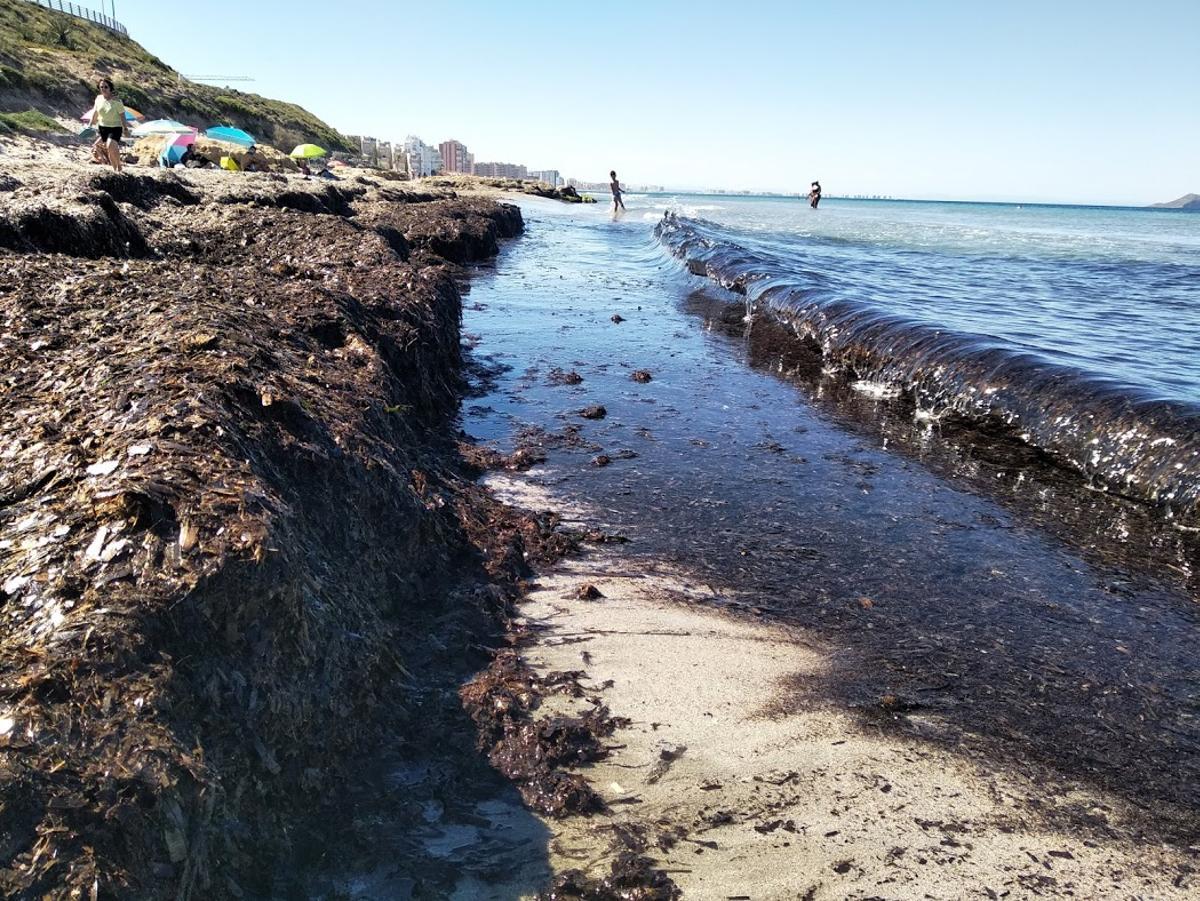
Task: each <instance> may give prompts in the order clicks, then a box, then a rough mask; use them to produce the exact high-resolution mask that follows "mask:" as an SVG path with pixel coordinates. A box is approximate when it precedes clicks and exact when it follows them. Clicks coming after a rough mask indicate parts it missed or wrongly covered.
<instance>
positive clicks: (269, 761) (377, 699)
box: [0, 161, 522, 898]
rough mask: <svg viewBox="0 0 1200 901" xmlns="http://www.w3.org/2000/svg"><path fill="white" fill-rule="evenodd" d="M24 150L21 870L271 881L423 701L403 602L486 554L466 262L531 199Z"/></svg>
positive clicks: (11, 544)
mask: <svg viewBox="0 0 1200 901" xmlns="http://www.w3.org/2000/svg"><path fill="white" fill-rule="evenodd" d="M9 176H10V177H9V178H8V179H7V180H6V182H5V188H4V192H3V193H2V194H0V257H3V261H4V265H3V267H0V359H2V361H3V364H2V366H0V394H2V396H3V400H4V403H5V407H6V415H5V417H4V420H3V423H2V424H0V458H2V459H3V469H2V471H0V893H3V894H4V895H5V896H6V897H19V898H34V897H37V898H40V897H48V896H54V897H59V896H62V897H67V896H70V897H81V898H87V897H91V898H97V897H140V898H166V897H172V898H189V897H204V898H222V897H241V896H242V895H243V894H244V893H246V892H249V893H258V892H261V891H263V890H264V889H265V888H267V887H266V886H264V885H262V884H261V883H262V881H263V880H264V879H265V878H267V877H266V875H265V872H264V871H265V870H266V869H267V868H264V867H263V865H262V864H263V862H264V861H269V860H278V859H280V858H282V857H285V856H286V855H287V853H288V847H287V846H288V842H289V840H290V838H289V837H290V835H291V834H292V833H291V831H290V830H291V827H292V826H293V825H294V824H295V822H296V821H297V820H298V819H299V818H301V817H302V816H303V815H304V814H305V813H306V812H310V811H312V810H314V809H316V808H318V807H319V806H320V805H321V804H322V803H323V801H324V800H327V799H328V797H329V796H330V795H332V794H334V793H335V792H336V790H337V787H338V786H339V784H340V781H341V780H342V779H343V778H344V776H345V773H344V769H345V766H346V764H345V761H346V759H348V758H347V752H348V750H350V749H354V748H361V747H362V746H363V745H364V743H369V742H370V740H371V739H372V737H373V735H375V733H377V732H378V731H379V730H380V729H381V727H382V724H383V723H385V722H390V723H392V724H393V725H395V723H396V722H397V718H398V717H399V718H402V717H403V711H402V710H395V709H392V708H393V705H394V706H395V707H402V704H397V703H396V699H397V698H400V699H402V697H403V691H402V687H400V686H402V681H401V680H402V678H403V675H404V666H403V661H404V659H405V646H404V641H405V640H408V641H413V640H417V639H415V638H414V637H413V634H414V633H413V630H412V629H411V628H408V627H411V625H412V624H413V622H415V621H419V620H421V619H422V618H423V617H427V616H432V615H435V614H436V611H437V609H438V607H439V605H444V604H446V603H449V602H448V601H447V600H446V598H447V597H461V596H462V594H461V592H459V594H457V595H455V594H454V593H453V592H450V593H449V594H448V593H447V592H448V591H449V588H450V586H452V585H454V584H455V583H456V581H458V580H461V579H462V578H463V577H464V576H463V574H464V573H468V572H471V571H473V570H472V568H474V570H477V571H479V573H480V574H481V576H482V574H483V567H482V565H481V564H480V563H479V561H480V559H481V558H480V554H479V552H478V551H477V550H476V549H475V546H474V544H473V541H472V537H471V535H470V534H469V533H470V529H469V528H468V526H467V525H465V524H464V515H465V514H464V510H467V509H469V505H467V507H464V501H463V498H464V497H468V498H469V496H470V494H469V492H468V494H466V495H464V493H463V492H464V491H465V490H466V485H465V483H464V482H463V481H462V476H461V472H462V470H461V468H460V462H459V458H458V452H457V449H456V446H455V442H454V434H453V431H454V430H453V426H452V423H451V420H450V418H449V416H450V414H451V413H452V412H453V411H454V410H455V408H456V403H457V390H458V388H459V382H460V372H459V369H460V350H459V337H460V336H459V316H460V303H461V301H460V296H459V293H458V290H457V288H456V286H455V276H454V267H453V265H451V264H450V263H449V262H448V260H453V261H454V262H468V261H470V260H473V259H478V258H479V257H480V256H483V255H487V254H490V253H493V252H495V248H496V239H497V237H503V236H512V235H515V234H516V233H518V232H519V231H520V230H521V227H522V222H521V217H520V213H519V211H518V210H517V209H516V208H514V207H510V206H506V205H504V204H498V203H495V202H493V201H489V200H486V199H480V198H472V199H460V198H455V197H454V196H453V195H452V194H450V193H448V192H440V193H435V194H432V195H431V194H429V193H424V194H421V193H415V192H405V191H403V190H401V189H398V188H395V187H392V186H383V185H381V184H380V183H378V182H376V181H374V180H371V179H366V178H358V179H351V180H344V181H341V182H337V183H334V184H317V183H313V182H304V181H301V180H298V179H288V178H286V177H284V176H280V175H256V176H239V177H236V178H230V177H228V176H227V175H225V174H224V173H218V172H203V171H195V172H192V171H188V172H185V173H177V172H172V171H159V172H154V173H153V174H148V173H136V172H127V173H125V174H121V175H115V174H112V173H99V172H96V171H95V170H90V171H89V170H88V169H87V168H86V167H83V166H71V165H66V164H62V165H48V164H46V163H45V162H44V161H37V162H30V164H29V165H28V166H26V167H22V166H20V165H14V166H13V167H11V170H10V172H9ZM480 594H486V593H483V592H481V593H480ZM385 700H386V701H387V703H386V704H385V703H384V702H385ZM385 708H386V709H385Z"/></svg>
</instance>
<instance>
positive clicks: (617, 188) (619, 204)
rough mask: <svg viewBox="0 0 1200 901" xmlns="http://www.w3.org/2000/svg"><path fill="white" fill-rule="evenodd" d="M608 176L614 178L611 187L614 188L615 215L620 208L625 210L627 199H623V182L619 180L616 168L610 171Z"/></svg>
mask: <svg viewBox="0 0 1200 901" xmlns="http://www.w3.org/2000/svg"><path fill="white" fill-rule="evenodd" d="M608 177H609V178H611V179H612V184H610V185H609V187H610V188H611V189H612V195H613V215H616V212H617V210H618V209H620V210H621V211H624V210H625V201H624V200H622V199H621V183H620V182H619V181H617V173H616V170H614V171H612V172H609V173H608Z"/></svg>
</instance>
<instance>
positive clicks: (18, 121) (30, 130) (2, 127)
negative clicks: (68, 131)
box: [0, 109, 63, 134]
mask: <svg viewBox="0 0 1200 901" xmlns="http://www.w3.org/2000/svg"><path fill="white" fill-rule="evenodd" d="M14 131H15V132H23V133H26V134H45V133H46V132H55V131H63V127H62V126H61V125H59V124H58V123H57V122H56V121H55V120H53V119H51V118H50V117H49V116H47V115H46V114H45V113H43V112H41V111H40V110H35V109H27V110H25V111H23V112H19V113H0V134H4V133H6V132H14Z"/></svg>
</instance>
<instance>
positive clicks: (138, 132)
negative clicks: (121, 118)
mask: <svg viewBox="0 0 1200 901" xmlns="http://www.w3.org/2000/svg"><path fill="white" fill-rule="evenodd" d="M129 133H130V134H131V135H133V136H134V137H135V138H144V137H146V135H182V134H195V131H194V130H193V129H192V128H191V126H189V125H184V124H183V123H182V122H176V121H175V120H174V119H155V120H153V121H152V122H143V123H142V124H141V125H138V126H135V127H134V128H133V130H132V131H130V132H129Z"/></svg>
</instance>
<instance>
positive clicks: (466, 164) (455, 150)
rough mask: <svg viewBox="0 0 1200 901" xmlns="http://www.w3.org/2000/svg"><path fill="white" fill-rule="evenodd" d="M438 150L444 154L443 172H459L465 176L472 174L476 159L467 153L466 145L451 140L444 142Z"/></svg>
mask: <svg viewBox="0 0 1200 901" xmlns="http://www.w3.org/2000/svg"><path fill="white" fill-rule="evenodd" d="M438 149H439V150H441V152H442V171H443V172H459V173H462V174H464V175H470V174H471V167H472V164H473V163H474V160H475V157H474V156H472V155H471V154H470V153H468V152H467V145H466V144H464V143H462V142H461V141H456V140H454V139H453V138H451V139H450V140H448V141H442V143H441V144H440V145H439V147H438Z"/></svg>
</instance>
